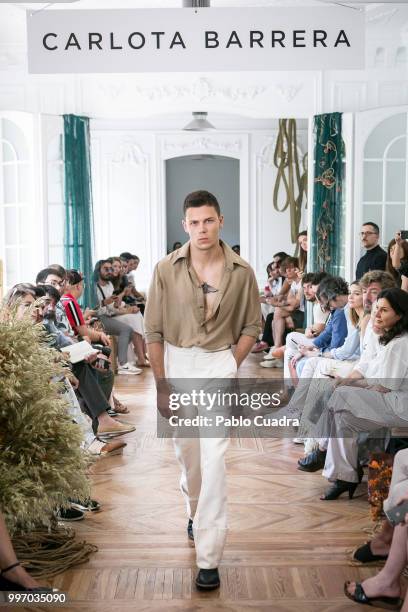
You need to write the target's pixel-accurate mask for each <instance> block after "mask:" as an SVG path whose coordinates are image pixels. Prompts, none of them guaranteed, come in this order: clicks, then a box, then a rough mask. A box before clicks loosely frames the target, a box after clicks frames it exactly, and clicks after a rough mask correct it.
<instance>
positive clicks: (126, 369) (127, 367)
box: [118, 362, 143, 376]
mask: <svg viewBox="0 0 408 612" xmlns="http://www.w3.org/2000/svg"><path fill="white" fill-rule="evenodd" d="M142 372H143V370H142V369H141V368H135V366H133V365H132V364H131V363H129V362H128V363H124V364H123V365H120V366H119V367H118V374H130V375H132V376H133V375H135V374H141V373H142Z"/></svg>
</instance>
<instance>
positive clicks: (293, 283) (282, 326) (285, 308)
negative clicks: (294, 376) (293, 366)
mask: <svg viewBox="0 0 408 612" xmlns="http://www.w3.org/2000/svg"><path fill="white" fill-rule="evenodd" d="M281 271H282V273H283V275H284V276H285V282H284V284H283V287H284V288H285V287H287V286H289V289H288V291H287V294H286V297H285V298H284V300H285V301H282V300H280V302H279V305H277V306H276V308H275V312H274V316H273V321H272V334H273V345H274V348H275V349H276V348H278V347H280V346H283V344H284V336H285V330H286V329H290V330H294V329H296V328H297V327H302V326H303V322H304V314H305V313H304V299H303V288H302V282H301V280H300V276H301V275H300V273H299V262H298V260H297V258H296V257H287V258H286V259H285V260H284V261H283V262H282V264H281ZM282 293H283V289H282ZM278 297H280V296H278ZM260 365H261V366H262V367H263V368H276V367H283V361H282V360H277V359H269V360H264V361H262V362H261V363H260Z"/></svg>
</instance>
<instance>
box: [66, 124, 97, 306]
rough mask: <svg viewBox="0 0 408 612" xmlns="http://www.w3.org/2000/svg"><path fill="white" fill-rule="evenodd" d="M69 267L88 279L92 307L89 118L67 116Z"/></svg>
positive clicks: (86, 292) (86, 303)
mask: <svg viewBox="0 0 408 612" xmlns="http://www.w3.org/2000/svg"><path fill="white" fill-rule="evenodd" d="M64 166H65V172H64V175H65V181H64V204H65V228H64V229H65V236H64V251H65V267H66V268H67V269H68V268H75V269H76V270H79V271H80V272H82V274H83V275H84V278H85V290H84V295H83V297H82V300H81V303H82V305H83V306H89V307H91V306H92V305H93V304H94V303H95V299H94V293H93V282H92V273H93V265H92V264H93V262H92V254H93V242H94V231H93V208H92V185H91V154H90V133H89V119H88V117H78V116H76V115H64Z"/></svg>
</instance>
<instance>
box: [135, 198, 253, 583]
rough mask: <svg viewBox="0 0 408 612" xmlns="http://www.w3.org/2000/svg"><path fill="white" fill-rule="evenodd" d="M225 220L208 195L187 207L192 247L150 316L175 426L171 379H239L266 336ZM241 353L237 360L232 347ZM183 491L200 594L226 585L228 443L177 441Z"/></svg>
mask: <svg viewBox="0 0 408 612" xmlns="http://www.w3.org/2000/svg"><path fill="white" fill-rule="evenodd" d="M223 222H224V219H223V216H222V215H221V211H220V206H219V204H218V201H217V199H216V198H215V196H213V195H212V194H211V193H209V192H208V191H195V192H193V193H190V194H189V195H188V196H187V197H186V199H185V201H184V219H183V221H182V223H183V227H184V230H185V232H186V233H187V234H188V235H189V237H190V240H189V242H187V243H186V244H185V245H184V246H182V247H181V248H180V249H177V250H176V251H174V252H173V253H171V254H170V255H168V256H167V257H165V258H164V259H162V260H161V261H160V262H159V263H158V264H157V266H156V268H155V271H154V276H153V280H152V284H151V286H150V290H149V295H148V299H147V305H146V311H145V335H146V342H147V345H148V353H149V358H150V363H151V366H152V369H153V374H154V377H155V380H156V387H157V406H158V409H159V411H160V413H161V414H162V415H163V416H166V417H167V418H169V416H170V415H171V414H174V413H172V411H171V410H170V408H169V393H170V389H169V386H168V384H167V383H166V380H165V379H166V378H167V379H169V378H173V379H174V378H178V379H182V378H206V379H214V378H233V377H235V376H236V372H237V369H238V368H239V366H240V364H241V363H242V361H243V360H244V359H245V357H246V356H247V355H248V353H249V352H250V351H251V349H252V346H253V344H254V342H255V341H256V339H257V338H258V335H259V332H260V321H261V310H260V303H259V291H258V285H257V282H256V279H255V275H254V273H253V271H252V269H251V268H250V266H249V264H248V263H246V262H245V261H244V260H243V259H241V257H239V256H238V255H237V254H236V253H234V251H233V250H232V249H231V248H230V247H229V246H228V245H226V244H225V243H224V242H223V241H222V240H220V238H219V233H220V230H221V228H222V226H223ZM232 345H235V349H234V352H232V350H231V346H232ZM174 445H175V451H176V456H177V459H178V461H179V463H180V466H181V470H182V475H181V490H182V492H183V494H184V497H185V499H186V503H187V511H188V515H189V521H188V527H187V531H188V535H189V537H190V538H191V539H194V541H195V547H196V555H197V566H198V568H199V571H198V575H197V578H196V585H197V587H198V588H199V589H206V590H210V589H216V588H217V587H219V585H220V579H219V574H218V565H219V562H220V560H221V557H222V553H223V548H224V544H225V538H226V534H227V516H226V482H225V462H224V458H225V452H226V450H227V446H228V438H227V437H219V438H210V437H205V436H200V437H197V438H181V437H177V436H175V437H174Z"/></svg>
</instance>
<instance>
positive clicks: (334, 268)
mask: <svg viewBox="0 0 408 612" xmlns="http://www.w3.org/2000/svg"><path fill="white" fill-rule="evenodd" d="M341 130H342V114H341V113H329V114H325V115H316V116H315V117H314V142H315V148H314V162H315V165H314V189H313V215H312V231H311V232H310V235H311V248H310V256H309V265H308V269H309V270H311V271H318V270H319V271H323V270H324V271H326V272H328V273H329V274H333V275H334V276H339V275H340V276H342V275H344V218H345V215H344V206H343V201H344V198H343V196H344V194H343V177H344V163H343V160H344V142H343V138H342V133H341Z"/></svg>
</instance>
